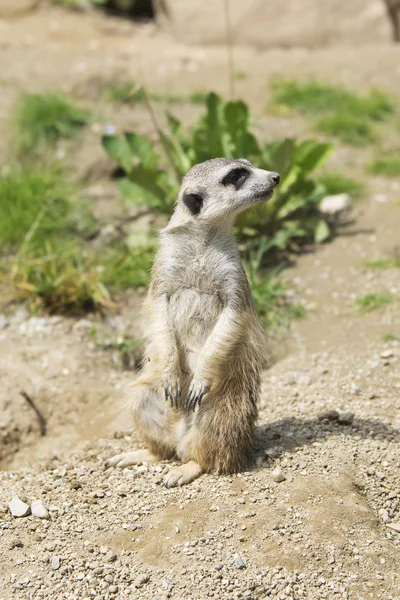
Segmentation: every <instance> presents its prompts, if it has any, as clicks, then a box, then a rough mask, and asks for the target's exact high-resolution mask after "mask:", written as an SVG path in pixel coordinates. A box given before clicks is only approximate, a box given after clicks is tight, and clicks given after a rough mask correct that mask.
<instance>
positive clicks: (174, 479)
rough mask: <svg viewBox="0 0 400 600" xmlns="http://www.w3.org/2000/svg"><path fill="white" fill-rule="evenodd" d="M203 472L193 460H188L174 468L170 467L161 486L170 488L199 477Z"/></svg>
mask: <svg viewBox="0 0 400 600" xmlns="http://www.w3.org/2000/svg"><path fill="white" fill-rule="evenodd" d="M202 473H203V469H202V468H201V466H200V465H199V463H197V462H196V461H194V460H190V461H189V462H188V463H186V464H184V465H182V466H181V467H176V469H171V471H170V472H169V473H168V475H167V476H166V478H165V479H164V483H163V487H167V488H171V487H176V486H178V485H185V484H186V483H190V482H191V481H194V479H197V478H198V477H200V475H201V474H202Z"/></svg>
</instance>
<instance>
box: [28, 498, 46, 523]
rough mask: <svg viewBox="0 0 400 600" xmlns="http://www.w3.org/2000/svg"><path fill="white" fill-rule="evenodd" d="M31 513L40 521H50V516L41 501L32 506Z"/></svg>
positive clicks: (33, 503)
mask: <svg viewBox="0 0 400 600" xmlns="http://www.w3.org/2000/svg"><path fill="white" fill-rule="evenodd" d="M31 511H32V514H33V516H34V517H39V519H50V514H49V511H48V510H47V508H46V507H45V505H44V504H43V502H42V501H41V500H34V501H33V502H32V504H31Z"/></svg>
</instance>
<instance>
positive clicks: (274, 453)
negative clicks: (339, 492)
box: [255, 417, 400, 462]
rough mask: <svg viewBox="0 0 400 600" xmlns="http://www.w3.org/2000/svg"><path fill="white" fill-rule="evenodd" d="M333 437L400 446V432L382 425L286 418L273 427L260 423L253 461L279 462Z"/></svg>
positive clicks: (372, 420) (360, 421)
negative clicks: (399, 443) (285, 456)
mask: <svg viewBox="0 0 400 600" xmlns="http://www.w3.org/2000/svg"><path fill="white" fill-rule="evenodd" d="M332 436H336V437H339V436H346V437H349V436H350V437H358V438H361V439H363V440H366V439H372V440H380V441H384V440H386V441H388V442H400V429H396V428H395V427H392V426H391V425H389V424H387V423H384V422H382V421H378V420H374V419H360V418H357V417H354V420H352V422H351V423H347V424H343V423H340V422H339V421H338V420H329V419H328V418H322V419H321V418H316V419H301V418H297V417H288V418H285V419H282V420H279V421H274V422H272V423H261V424H260V425H259V426H258V427H257V429H256V434H255V455H256V460H257V462H259V461H260V459H261V458H262V457H265V458H268V457H270V458H278V457H279V456H281V455H282V454H284V453H286V452H295V451H296V450H297V449H298V448H301V447H302V446H310V445H312V444H313V443H315V442H323V441H325V440H327V439H328V438H330V437H332Z"/></svg>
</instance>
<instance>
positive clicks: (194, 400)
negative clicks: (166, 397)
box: [185, 377, 210, 412]
mask: <svg viewBox="0 0 400 600" xmlns="http://www.w3.org/2000/svg"><path fill="white" fill-rule="evenodd" d="M209 391H210V384H209V382H208V381H206V380H205V379H197V378H196V377H194V378H193V379H192V383H191V384H190V388H189V391H188V395H187V396H186V402H185V407H186V408H187V410H193V412H194V411H195V408H196V405H198V406H200V404H201V401H202V400H203V397H204V396H205V395H206V394H207V392H209Z"/></svg>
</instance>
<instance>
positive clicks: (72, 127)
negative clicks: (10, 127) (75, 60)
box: [14, 92, 91, 153]
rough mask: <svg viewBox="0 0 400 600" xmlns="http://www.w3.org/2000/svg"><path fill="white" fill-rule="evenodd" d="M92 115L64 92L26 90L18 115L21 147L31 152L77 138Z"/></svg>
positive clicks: (18, 146) (18, 135) (17, 141)
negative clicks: (37, 92) (28, 92)
mask: <svg viewBox="0 0 400 600" xmlns="http://www.w3.org/2000/svg"><path fill="white" fill-rule="evenodd" d="M90 119H91V117H90V113H89V111H87V110H86V109H84V108H81V107H79V106H76V105H75V104H74V103H73V102H71V101H70V100H69V99H68V98H67V97H66V96H64V95H62V94H58V93H53V92H48V93H43V94H23V96H22V97H21V98H20V100H19V103H18V104H17V108H16V111H15V115H14V121H15V128H16V146H17V149H18V150H19V151H20V152H21V153H28V152H41V151H43V150H44V149H45V148H46V147H54V146H55V145H56V144H57V142H58V141H59V140H61V139H63V138H65V139H71V138H74V137H75V136H76V135H77V134H78V132H79V131H80V130H81V129H82V127H84V126H85V125H86V124H87V123H89V121H90Z"/></svg>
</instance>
